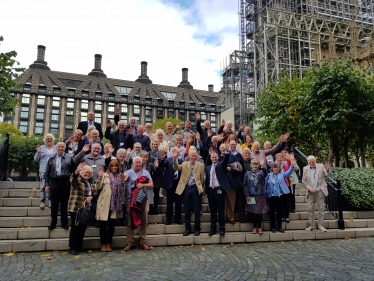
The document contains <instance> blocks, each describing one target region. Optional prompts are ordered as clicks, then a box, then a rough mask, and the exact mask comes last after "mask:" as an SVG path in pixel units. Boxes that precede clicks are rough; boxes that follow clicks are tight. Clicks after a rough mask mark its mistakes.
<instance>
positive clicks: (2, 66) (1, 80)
mask: <svg viewBox="0 0 374 281" xmlns="http://www.w3.org/2000/svg"><path fill="white" fill-rule="evenodd" d="M3 40H4V39H3V37H2V36H0V42H2V41H3ZM16 56H17V52H16V51H11V52H7V53H0V113H1V114H11V113H12V112H13V110H14V107H15V106H16V105H17V104H18V102H19V101H18V100H16V99H15V98H14V97H13V96H12V95H11V91H12V89H14V88H17V86H18V84H17V82H16V79H17V78H18V76H19V73H20V72H23V71H24V69H23V68H20V67H15V65H19V62H17V61H16V60H15V57H16Z"/></svg>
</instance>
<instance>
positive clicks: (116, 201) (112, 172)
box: [95, 160, 126, 252]
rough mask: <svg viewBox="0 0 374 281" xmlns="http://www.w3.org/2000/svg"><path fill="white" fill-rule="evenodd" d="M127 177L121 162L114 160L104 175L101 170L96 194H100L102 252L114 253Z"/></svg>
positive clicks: (98, 209) (99, 212)
mask: <svg viewBox="0 0 374 281" xmlns="http://www.w3.org/2000/svg"><path fill="white" fill-rule="evenodd" d="M125 185H126V183H125V176H124V174H123V173H122V172H121V168H120V165H119V162H118V161H117V160H112V161H111V162H110V163H109V166H108V170H107V172H106V173H105V174H104V173H103V171H102V170H99V178H98V181H97V184H96V190H95V194H96V193H99V191H101V192H100V195H99V199H98V200H97V209H96V220H97V221H99V223H100V242H101V251H102V252H111V251H112V246H111V244H112V239H113V235H114V229H115V226H116V219H119V218H123V209H124V204H125V190H126V186H125Z"/></svg>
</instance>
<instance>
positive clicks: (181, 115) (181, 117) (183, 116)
mask: <svg viewBox="0 0 374 281" xmlns="http://www.w3.org/2000/svg"><path fill="white" fill-rule="evenodd" d="M178 119H179V120H181V121H182V122H185V121H186V112H185V111H184V110H179V113H178Z"/></svg>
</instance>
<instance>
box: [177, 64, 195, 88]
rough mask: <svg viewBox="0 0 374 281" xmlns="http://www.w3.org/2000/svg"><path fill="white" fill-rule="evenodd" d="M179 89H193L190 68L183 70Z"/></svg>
mask: <svg viewBox="0 0 374 281" xmlns="http://www.w3.org/2000/svg"><path fill="white" fill-rule="evenodd" d="M178 87H179V88H185V89H193V86H192V85H191V84H190V82H188V68H182V82H180V84H179V85H178Z"/></svg>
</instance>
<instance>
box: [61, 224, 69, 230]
mask: <svg viewBox="0 0 374 281" xmlns="http://www.w3.org/2000/svg"><path fill="white" fill-rule="evenodd" d="M61 228H63V229H66V230H68V229H69V226H68V225H67V224H65V225H62V226H61Z"/></svg>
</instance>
